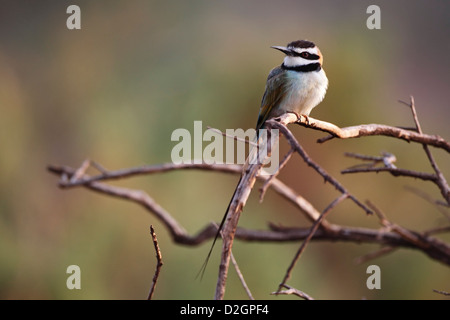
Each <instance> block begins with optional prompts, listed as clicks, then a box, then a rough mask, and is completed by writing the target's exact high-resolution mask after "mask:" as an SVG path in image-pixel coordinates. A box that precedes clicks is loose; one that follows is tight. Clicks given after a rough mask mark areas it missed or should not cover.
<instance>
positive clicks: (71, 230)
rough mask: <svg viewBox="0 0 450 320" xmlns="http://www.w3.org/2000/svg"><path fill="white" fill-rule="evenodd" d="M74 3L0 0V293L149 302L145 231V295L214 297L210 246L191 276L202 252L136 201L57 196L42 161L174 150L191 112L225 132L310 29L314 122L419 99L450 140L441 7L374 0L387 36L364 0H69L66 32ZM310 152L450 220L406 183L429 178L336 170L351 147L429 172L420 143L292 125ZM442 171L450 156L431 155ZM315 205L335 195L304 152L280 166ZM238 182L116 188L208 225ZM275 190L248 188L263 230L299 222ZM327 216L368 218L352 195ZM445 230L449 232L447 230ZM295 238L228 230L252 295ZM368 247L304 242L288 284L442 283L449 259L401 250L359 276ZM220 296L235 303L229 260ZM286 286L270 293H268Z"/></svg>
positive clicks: (190, 224)
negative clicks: (71, 283) (317, 71)
mask: <svg viewBox="0 0 450 320" xmlns="http://www.w3.org/2000/svg"><path fill="white" fill-rule="evenodd" d="M69 4H72V3H69V2H68V1H58V2H55V1H12V0H10V1H2V3H1V4H0V128H1V131H0V132H1V134H0V146H1V152H0V188H1V189H0V190H1V192H0V238H1V241H0V297H1V298H3V299H29V298H37V299H141V298H142V299H143V298H146V296H147V293H148V290H149V288H150V284H151V279H152V277H153V271H154V266H155V261H154V252H153V245H152V240H151V237H150V235H149V225H150V224H153V225H154V226H155V230H156V233H157V235H158V239H159V244H160V248H161V250H162V254H163V259H164V266H163V268H162V271H161V274H160V278H159V280H158V286H157V288H156V292H155V295H154V298H155V299H184V298H189V299H209V298H212V296H213V292H214V287H215V283H216V282H215V279H216V276H217V263H218V261H219V255H218V252H219V247H220V246H218V247H217V248H216V249H217V250H216V251H215V254H214V256H213V257H212V259H211V263H210V265H209V267H208V270H207V272H206V275H205V277H204V278H203V280H202V281H200V280H198V279H196V274H197V272H198V270H199V268H200V266H201V264H202V262H203V259H204V258H205V256H206V253H207V251H208V249H209V244H210V243H209V242H208V243H206V244H204V245H202V246H200V247H183V246H178V245H175V244H174V243H173V242H172V241H171V239H170V237H169V235H168V233H167V232H166V230H165V229H164V226H163V225H162V224H160V223H159V222H158V221H155V219H154V218H153V217H152V216H150V215H149V214H148V213H147V212H145V211H144V210H143V209H142V208H140V207H138V206H136V205H134V204H131V203H126V202H124V201H120V200H116V199H112V198H108V197H104V196H99V195H98V194H95V193H92V192H89V191H86V190H84V189H76V190H71V191H62V190H60V189H58V188H57V179H56V178H55V177H54V176H52V175H50V174H49V173H48V172H47V171H46V166H47V165H48V164H68V165H72V166H77V165H79V164H80V163H81V162H82V161H83V160H84V159H86V158H90V159H94V160H96V161H98V162H99V163H101V164H102V165H104V166H105V167H107V168H109V169H119V168H125V167H132V166H137V165H142V164H156V163H161V162H167V161H170V152H171V149H172V147H173V146H174V144H175V143H174V142H172V141H171V140H170V136H171V133H172V131H173V130H174V129H176V128H187V129H189V130H192V128H193V121H194V120H202V121H203V124H204V126H206V125H210V126H213V127H217V128H219V129H226V128H245V129H246V128H250V127H253V126H254V124H255V122H256V117H257V113H258V108H259V103H260V100H261V96H262V94H263V91H264V84H265V80H266V76H267V74H268V72H269V70H270V69H271V68H272V67H274V66H276V65H278V64H280V63H281V60H282V55H281V54H280V53H279V52H277V51H274V50H272V49H270V48H269V47H270V46H271V45H285V44H287V43H288V42H290V41H292V40H297V39H309V40H312V41H314V42H316V43H317V44H318V46H319V47H320V48H321V51H322V53H323V54H324V68H325V70H326V72H327V75H328V78H329V80H330V87H329V90H328V93H327V95H326V98H325V100H324V101H323V102H322V104H321V105H320V106H319V107H318V108H317V109H315V110H314V111H313V113H312V116H313V117H315V118H319V119H323V120H326V121H330V122H333V123H336V124H338V125H341V126H347V125H356V124H361V123H384V124H390V125H401V126H411V125H412V118H411V115H410V112H409V110H408V109H407V108H406V107H404V106H403V105H401V104H399V103H398V102H397V100H398V99H402V100H408V99H409V96H410V95H414V97H415V100H416V105H417V109H418V113H419V117H420V120H421V121H422V127H423V129H424V131H425V132H428V133H432V134H439V135H441V136H442V137H444V138H446V139H447V140H448V139H449V138H450V127H449V119H450V108H449V105H448V101H450V95H449V90H448V84H449V83H450V75H449V72H448V71H449V64H450V63H449V60H448V57H449V56H450V47H449V42H448V34H449V31H450V30H449V29H450V22H449V21H450V3H449V2H446V1H406V0H402V1H395V2H394V1H377V4H378V5H379V6H380V8H381V18H382V22H381V26H382V28H381V30H368V29H367V28H366V19H367V17H368V15H367V14H366V8H367V7H368V6H369V5H370V4H372V3H371V2H368V1H359V0H352V1H345V2H344V1H339V2H336V1H331V0H329V1H323V0H322V1H277V2H274V1H272V2H269V1H264V2H263V1H253V0H252V1H234V0H233V1H220V2H217V1H215V2H211V1H200V0H198V1H164V2H162V1H159V2H156V1H128V2H127V1H77V4H78V5H79V6H80V8H81V14H82V16H81V17H82V29H81V30H72V31H71V30H68V29H67V28H66V19H67V17H68V15H67V14H66V8H67V6H68V5H69ZM292 130H293V132H294V133H295V134H296V135H297V136H298V137H299V139H300V141H301V142H302V143H303V144H304V146H305V148H307V150H308V152H309V153H310V155H311V156H312V157H313V158H314V159H315V160H316V161H318V162H319V163H320V164H321V165H323V166H324V167H325V168H326V169H327V170H328V171H329V172H330V173H331V174H333V175H334V176H335V177H337V178H338V179H339V180H340V181H341V182H342V183H343V184H344V185H346V187H347V188H348V189H349V190H351V191H353V192H354V193H355V195H356V196H358V197H359V198H360V199H362V200H365V199H370V200H371V201H372V202H374V203H375V204H377V206H378V207H380V208H381V209H383V211H384V212H385V213H386V214H387V216H388V217H389V218H390V219H391V221H393V222H395V223H398V224H400V225H403V226H405V227H407V228H412V229H416V230H425V229H427V228H432V227H436V226H439V225H442V224H443V223H448V221H445V220H444V218H443V216H442V215H441V214H440V213H439V211H438V210H436V208H435V207H434V206H432V205H430V204H429V203H428V202H426V201H424V200H423V199H421V198H420V197H418V196H417V195H415V194H413V193H411V192H409V191H407V190H405V188H404V187H405V186H415V187H417V188H419V189H421V190H424V191H426V192H427V193H429V194H430V195H431V196H433V197H435V198H439V197H440V193H439V190H438V189H437V188H436V187H435V186H434V185H432V184H430V183H426V182H422V181H414V180H408V179H405V178H393V177H391V176H388V175H383V174H378V175H359V176H358V175H353V176H341V175H340V174H339V171H340V170H341V169H343V168H346V167H348V166H350V165H352V164H354V161H353V160H351V159H347V158H345V157H344V156H343V153H344V152H345V151H351V152H359V153H367V154H373V155H375V154H378V153H380V152H382V151H388V152H391V153H394V154H396V156H397V158H398V162H397V165H398V166H399V167H404V168H409V169H414V170H424V171H427V172H430V171H431V168H430V167H429V165H428V163H427V160H426V157H425V155H424V153H423V150H422V148H421V146H420V145H414V144H407V143H405V142H401V141H397V140H395V139H390V138H382V137H371V138H364V139H357V140H352V141H337V140H336V141H332V142H328V143H326V144H324V145H317V144H316V143H315V140H316V138H317V137H320V136H321V135H320V134H319V133H317V132H311V130H306V129H304V128H292ZM433 152H434V154H435V156H436V159H437V162H438V164H439V165H440V166H441V169H442V171H443V172H444V174H446V176H447V178H449V177H450V166H449V165H448V164H449V161H448V159H449V157H448V154H445V153H444V152H442V151H439V150H437V151H436V150H433ZM280 178H281V179H284V181H286V183H287V184H289V185H291V186H292V187H294V188H295V189H296V190H299V192H301V194H303V195H304V196H305V197H306V198H307V199H310V201H311V202H312V203H313V204H314V205H316V206H317V208H319V209H323V208H324V207H325V206H326V205H327V204H328V203H329V202H330V200H332V199H333V198H334V197H335V196H336V193H335V191H334V190H333V188H332V187H331V186H329V185H324V184H323V180H322V179H321V178H320V177H318V176H317V175H316V174H315V173H314V172H312V171H311V169H310V168H307V167H306V166H305V165H304V164H303V163H302V162H301V160H299V159H295V160H292V161H291V162H290V164H289V166H288V167H287V168H286V169H285V171H284V172H282V174H281V175H280ZM236 182H237V177H236V176H229V175H224V174H220V173H205V172H194V171H189V172H174V173H168V174H163V175H158V176H150V177H141V178H135V179H130V180H127V181H119V182H115V183H116V184H118V185H123V186H127V187H132V188H140V189H144V190H146V191H147V192H148V193H149V194H150V195H151V196H152V197H154V199H155V200H156V201H158V203H160V204H161V205H162V206H163V207H164V208H166V209H167V210H168V211H169V212H171V213H172V214H173V215H174V216H175V217H176V219H178V220H179V221H180V222H181V223H182V224H183V226H184V227H185V228H186V229H187V230H188V231H189V232H191V233H195V232H197V231H198V230H199V229H200V228H202V227H203V226H204V225H205V224H207V223H209V222H211V221H219V220H220V219H221V217H222V214H223V213H224V210H225V208H226V205H227V203H228V201H229V199H230V197H231V195H232V192H233V190H234V189H233V188H234V187H235V184H236ZM299 216H300V215H299V213H298V212H297V211H296V210H295V209H294V208H293V207H292V206H291V205H289V204H286V203H284V202H283V200H281V199H280V198H279V197H277V195H275V194H273V193H271V192H270V191H269V192H268V194H267V196H266V199H265V201H264V203H263V204H259V203H258V195H257V194H256V193H255V194H254V195H252V196H251V197H250V199H249V202H248V205H247V206H246V208H245V210H244V213H243V215H242V218H241V221H240V225H242V226H245V227H251V228H264V227H265V225H266V223H267V222H268V221H272V222H275V223H280V224H282V225H286V226H291V225H292V226H299V225H304V224H305V221H304V220H303V219H302V218H300V217H299ZM330 219H331V220H332V221H333V222H336V223H341V224H348V225H354V226H368V227H377V226H378V221H377V219H376V217H369V216H366V215H365V214H364V213H363V212H362V211H361V210H359V209H358V208H356V207H355V206H354V205H352V204H351V203H350V202H346V203H344V204H342V205H340V206H339V207H338V208H337V209H336V211H335V212H333V214H332V215H331V216H330ZM443 239H444V240H446V241H449V240H450V239H449V237H446V238H445V237H444V238H443ZM298 245H299V244H261V243H243V242H236V243H235V246H234V254H235V256H236V259H237V260H238V263H239V264H240V268H241V269H242V272H243V274H244V276H245V278H246V280H247V282H248V284H249V287H250V288H251V290H252V291H253V294H254V296H255V297H256V298H259V299H271V298H274V297H273V296H270V295H269V293H270V292H272V291H275V290H276V288H277V285H278V283H279V282H280V281H281V279H282V277H283V275H284V272H285V270H286V268H287V266H288V265H289V262H290V260H291V258H292V257H293V255H294V253H295V251H296V249H297V248H298ZM375 249H377V247H376V246H370V245H355V244H342V243H312V244H311V245H310V246H309V247H308V248H307V250H306V253H305V255H304V256H303V257H302V258H301V260H300V262H299V264H298V266H297V267H296V270H295V272H294V274H293V278H292V281H290V284H291V285H292V286H294V287H298V288H299V289H301V290H303V291H305V292H307V293H308V294H310V295H312V296H313V297H315V298H318V299H336V298H342V299H360V298H369V299H377V298H384V299H392V298H402V299H431V298H441V297H442V296H439V295H437V294H436V293H433V292H432V289H438V290H447V291H450V273H449V269H448V267H446V266H443V265H440V264H439V263H437V262H435V261H431V260H430V259H428V258H427V257H426V256H424V255H423V254H421V253H418V252H415V251H410V250H399V251H397V252H395V253H393V254H390V255H387V256H385V257H382V258H380V259H378V260H374V261H371V263H374V264H377V265H379V266H380V268H381V272H382V288H381V290H373V291H370V290H368V289H367V288H366V279H367V276H368V275H367V274H366V268H367V266H368V264H363V265H355V264H354V259H355V258H356V257H358V256H360V255H363V254H365V253H367V252H369V251H372V250H375ZM71 264H76V265H79V266H80V267H81V271H82V289H81V290H72V291H71V290H68V289H67V288H66V278H67V276H68V275H67V274H66V268H67V266H69V265H71ZM226 297H227V298H234V299H239V298H246V295H245V292H244V290H243V289H242V288H241V286H240V284H239V282H238V281H237V277H236V275H235V273H234V272H233V271H231V272H230V276H229V283H228V287H227V293H226ZM281 298H283V299H285V298H287V297H285V296H283V297H277V299H281Z"/></svg>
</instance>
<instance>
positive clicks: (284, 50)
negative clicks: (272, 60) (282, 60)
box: [271, 46, 291, 55]
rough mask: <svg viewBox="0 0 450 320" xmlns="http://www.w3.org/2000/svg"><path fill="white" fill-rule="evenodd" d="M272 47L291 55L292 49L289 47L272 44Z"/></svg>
mask: <svg viewBox="0 0 450 320" xmlns="http://www.w3.org/2000/svg"><path fill="white" fill-rule="evenodd" d="M271 48H273V49H277V50H280V51H281V52H283V53H284V54H285V55H289V54H290V53H291V50H290V49H288V48H287V47H281V46H272V47H271Z"/></svg>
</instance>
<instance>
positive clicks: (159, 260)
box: [147, 225, 163, 300]
mask: <svg viewBox="0 0 450 320" xmlns="http://www.w3.org/2000/svg"><path fill="white" fill-rule="evenodd" d="M150 234H151V236H152V239H153V246H154V247H155V252H156V270H155V274H154V276H153V280H152V286H151V287H150V293H149V294H148V298H147V300H151V299H152V298H153V293H154V292H155V287H156V281H158V277H159V273H160V271H161V267H162V265H163V261H162V255H161V250H160V249H159V245H158V239H157V238H156V233H155V230H154V229H153V226H152V225H150Z"/></svg>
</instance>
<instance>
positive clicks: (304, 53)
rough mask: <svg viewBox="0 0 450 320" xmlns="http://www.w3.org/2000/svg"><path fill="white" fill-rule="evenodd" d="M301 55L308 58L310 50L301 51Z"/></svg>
mask: <svg viewBox="0 0 450 320" xmlns="http://www.w3.org/2000/svg"><path fill="white" fill-rule="evenodd" d="M300 56H301V57H302V58H305V59H307V58H308V57H309V53H308V52H302V53H300Z"/></svg>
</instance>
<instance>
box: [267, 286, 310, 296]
mask: <svg viewBox="0 0 450 320" xmlns="http://www.w3.org/2000/svg"><path fill="white" fill-rule="evenodd" d="M283 287H284V288H286V289H287V290H281V291H280V290H278V291H275V292H272V293H271V294H273V295H279V294H285V295H291V294H293V295H296V296H298V297H300V298H302V299H305V300H314V298H313V297H311V296H310V295H309V294H307V293H305V292H303V291H300V290H298V289H295V288H293V287H291V286H289V285H287V284H283Z"/></svg>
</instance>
